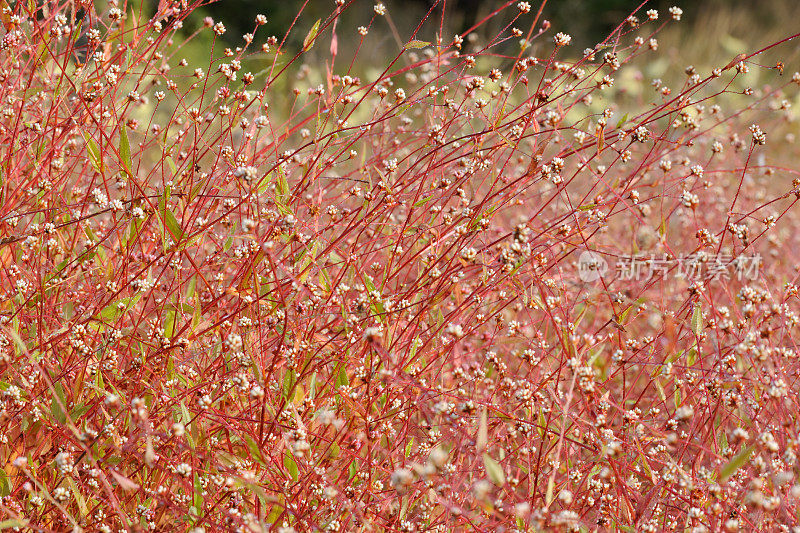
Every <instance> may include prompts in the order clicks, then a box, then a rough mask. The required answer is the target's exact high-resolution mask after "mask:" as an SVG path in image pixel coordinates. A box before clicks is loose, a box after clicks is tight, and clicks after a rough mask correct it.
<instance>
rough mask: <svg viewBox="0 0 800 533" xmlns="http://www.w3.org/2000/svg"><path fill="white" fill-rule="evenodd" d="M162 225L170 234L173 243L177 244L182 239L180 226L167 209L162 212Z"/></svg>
mask: <svg viewBox="0 0 800 533" xmlns="http://www.w3.org/2000/svg"><path fill="white" fill-rule="evenodd" d="M164 224H165V225H166V227H167V230H169V232H170V234H171V235H172V239H173V240H174V241H175V242H178V241H179V240H181V238H182V237H183V230H182V229H181V225H180V223H179V222H178V219H177V218H175V215H174V214H173V213H172V211H170V210H169V209H166V210H165V211H164Z"/></svg>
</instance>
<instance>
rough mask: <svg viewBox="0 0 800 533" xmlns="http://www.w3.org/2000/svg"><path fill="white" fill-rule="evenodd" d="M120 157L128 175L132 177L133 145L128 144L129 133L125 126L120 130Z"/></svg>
mask: <svg viewBox="0 0 800 533" xmlns="http://www.w3.org/2000/svg"><path fill="white" fill-rule="evenodd" d="M119 156H120V158H121V159H122V165H123V166H124V167H125V170H126V171H127V172H128V175H132V174H133V164H132V163H131V144H130V142H128V133H127V131H126V130H125V126H124V125H123V126H121V127H120V128H119Z"/></svg>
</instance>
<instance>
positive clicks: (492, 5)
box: [191, 0, 800, 49]
mask: <svg viewBox="0 0 800 533" xmlns="http://www.w3.org/2000/svg"><path fill="white" fill-rule="evenodd" d="M382 1H383V3H384V4H385V5H386V6H387V8H388V10H389V13H390V15H391V16H392V17H393V21H394V24H395V25H396V26H397V27H398V29H399V30H400V31H401V33H404V32H407V31H408V30H410V29H411V28H413V26H414V25H416V23H417V22H418V21H419V20H420V19H421V18H422V17H423V16H424V15H425V13H426V12H427V11H428V10H429V9H430V8H431V7H432V6H433V5H434V4H436V2H435V1H434V0H382ZM442 3H444V4H446V7H445V9H446V16H445V21H446V22H447V24H448V25H449V27H448V28H447V30H448V31H449V32H450V33H456V32H462V31H464V30H465V29H467V28H469V27H470V26H472V25H473V24H475V23H476V22H477V21H479V20H481V19H482V18H484V17H485V16H486V15H488V14H489V13H491V12H492V11H493V10H494V9H496V8H497V7H498V6H500V5H502V4H503V3H504V2H499V1H497V0H447V2H440V3H439V4H440V5H439V6H437V8H436V10H435V11H434V17H432V18H433V19H434V20H436V21H438V19H439V18H440V16H441V4H442ZM529 3H530V4H531V5H532V6H533V11H534V12H535V11H536V10H537V9H538V7H539V6H540V5H541V0H529ZM641 3H642V0H548V2H547V3H546V5H545V8H544V11H543V18H545V19H548V20H550V21H551V22H552V23H553V25H554V28H555V29H556V30H557V31H564V32H566V33H569V34H570V35H572V36H573V38H574V40H573V42H574V43H575V44H576V45H578V46H580V47H581V49H583V48H585V47H588V46H592V45H593V44H594V43H596V42H597V41H599V40H602V39H603V38H604V37H605V36H606V35H608V33H610V32H611V31H612V30H613V29H614V28H615V27H616V26H617V25H618V24H619V23H620V22H621V21H623V20H624V19H625V18H626V17H627V16H628V15H629V14H630V13H631V12H633V11H634V10H635V9H636V8H637V7H638V6H639V5H641ZM373 4H374V2H372V1H371V0H355V1H354V2H353V3H352V4H350V7H348V9H347V10H346V12H345V15H344V18H343V20H342V22H343V23H345V24H347V25H351V26H352V27H356V26H358V25H362V24H366V23H368V22H369V20H370V18H371V17H372V15H373V12H372V6H373ZM673 5H677V6H678V7H680V8H682V9H683V11H684V17H685V20H686V21H688V23H689V24H690V25H696V26H697V27H698V29H705V30H709V29H713V30H714V32H709V31H703V32H702V34H698V35H695V38H696V40H698V41H700V42H706V44H708V43H707V39H708V38H710V37H714V36H715V34H716V32H717V31H719V30H722V31H724V32H726V33H729V34H732V36H734V37H735V38H739V39H744V38H747V37H750V36H755V35H756V34H758V33H763V32H764V31H772V30H778V31H781V30H783V31H784V33H786V32H789V31H790V30H791V29H793V28H796V27H797V21H798V20H800V18H798V16H800V2H798V1H797V0H758V1H753V0H684V1H681V0H650V1H649V2H647V3H646V5H645V7H644V8H643V9H642V10H641V11H640V13H639V16H640V18H644V11H645V10H646V9H650V8H655V9H658V10H659V11H660V12H661V13H662V15H666V14H667V13H666V12H667V9H668V8H669V7H671V6H673ZM301 9H302V10H303V14H304V16H303V18H304V19H306V20H312V21H313V20H316V19H318V18H320V19H323V20H324V19H325V18H326V17H327V16H328V15H330V13H331V11H332V9H333V0H309V1H307V2H306V1H304V0H285V1H264V0H220V1H218V2H213V3H210V4H208V5H207V6H205V7H203V8H202V9H201V10H199V11H198V12H197V13H196V15H195V17H194V20H193V21H191V22H192V23H193V25H195V26H196V25H198V24H200V21H201V20H202V16H203V15H209V16H212V17H214V18H215V19H219V20H223V21H224V22H225V24H226V26H227V27H228V29H229V30H231V33H229V37H231V38H236V37H239V36H241V35H242V34H244V33H247V32H249V31H252V27H253V17H254V16H255V15H256V14H257V13H264V14H265V15H266V16H267V17H268V20H269V23H268V24H267V27H266V31H267V32H269V33H270V34H274V35H277V36H279V37H282V36H283V35H284V34H285V32H286V29H287V28H288V27H289V26H290V25H291V23H292V21H293V20H294V19H295V17H296V16H297V14H298V12H299V11H300V10H301ZM511 12H513V10H509V14H510V13H511ZM507 19H508V17H506V18H505V19H503V20H507ZM710 21H713V22H712V23H711V24H710V25H709V24H708V22H710ZM700 22H702V24H699V23H700ZM495 24H496V25H497V26H499V25H500V21H498V22H496V23H495ZM487 29H489V28H487ZM745 32H748V33H750V34H751V35H750V36H748V35H744V33H745ZM737 33H738V34H739V35H735V34H737ZM304 35H305V34H304V33H302V32H295V35H294V36H293V37H294V40H295V41H296V42H301V41H302V39H303V37H304Z"/></svg>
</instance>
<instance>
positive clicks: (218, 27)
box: [214, 22, 225, 35]
mask: <svg viewBox="0 0 800 533" xmlns="http://www.w3.org/2000/svg"><path fill="white" fill-rule="evenodd" d="M214 33H216V34H217V35H222V34H223V33H225V24H223V23H222V22H217V23H216V24H214Z"/></svg>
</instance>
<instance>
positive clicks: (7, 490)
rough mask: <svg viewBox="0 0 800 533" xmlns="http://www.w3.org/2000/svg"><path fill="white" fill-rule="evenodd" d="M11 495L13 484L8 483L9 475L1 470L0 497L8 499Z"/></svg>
mask: <svg viewBox="0 0 800 533" xmlns="http://www.w3.org/2000/svg"><path fill="white" fill-rule="evenodd" d="M9 494H11V484H10V483H9V482H8V474H6V471H5V470H3V469H0V496H2V497H4V498H5V497H6V496H8V495H9Z"/></svg>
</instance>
